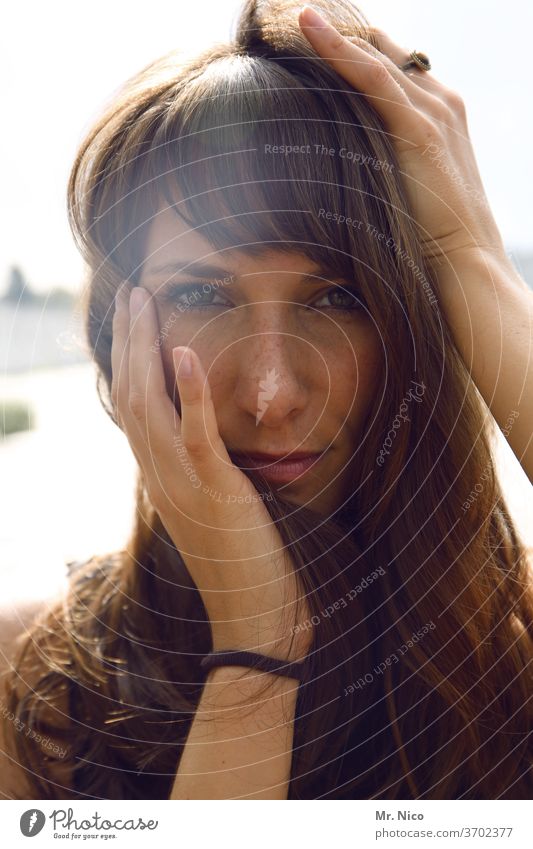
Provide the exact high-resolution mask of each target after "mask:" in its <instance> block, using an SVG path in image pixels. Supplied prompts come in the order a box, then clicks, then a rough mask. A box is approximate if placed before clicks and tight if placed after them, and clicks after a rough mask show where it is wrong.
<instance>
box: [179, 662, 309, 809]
mask: <svg viewBox="0 0 533 849" xmlns="http://www.w3.org/2000/svg"><path fill="white" fill-rule="evenodd" d="M241 676H242V677H241ZM265 681H267V683H268V684H269V685H270V686H269V689H268V692H266V693H263V695H261V691H264V689H265ZM297 695H298V681H297V680H296V679H291V678H286V677H284V676H282V675H274V674H273V675H268V678H266V676H265V675H264V674H263V673H258V672H256V671H254V670H253V669H245V668H243V667H237V666H226V667H219V668H215V669H212V670H211V671H210V672H209V674H208V676H207V679H206V683H205V686H204V690H203V693H202V697H201V699H200V702H199V705H198V709H197V711H196V715H195V717H194V720H193V722H192V725H191V729H190V732H189V735H188V738H187V743H186V745H185V749H184V751H183V754H182V756H181V760H180V764H179V768H178V771H177V773H176V778H175V780H174V785H173V787H172V793H171V795H170V798H171V799H238V798H245V799H286V798H287V796H288V788H289V781H290V772H291V762H292V745H293V730H294V715H295V710H296V699H297Z"/></svg>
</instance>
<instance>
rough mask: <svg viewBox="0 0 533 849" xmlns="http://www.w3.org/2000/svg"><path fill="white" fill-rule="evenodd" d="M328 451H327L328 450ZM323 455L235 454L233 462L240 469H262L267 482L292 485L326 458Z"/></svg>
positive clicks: (232, 456)
mask: <svg viewBox="0 0 533 849" xmlns="http://www.w3.org/2000/svg"><path fill="white" fill-rule="evenodd" d="M326 450H327V449H326ZM325 453H326V451H322V452H321V453H319V452H316V453H309V452H306V451H294V452H293V453H292V454H291V453H290V452H286V453H285V454H264V453H262V452H254V453H233V454H230V456H231V459H232V461H233V462H234V463H235V465H236V466H238V467H239V468H240V469H260V470H261V473H262V474H263V475H264V477H265V478H267V480H269V481H272V482H274V483H291V482H292V481H294V480H296V479H297V478H300V477H301V476H302V475H304V474H305V473H306V472H308V471H309V470H310V469H311V468H313V466H315V464H316V463H317V462H318V461H319V460H320V459H321V458H322V457H323V456H324V454H325Z"/></svg>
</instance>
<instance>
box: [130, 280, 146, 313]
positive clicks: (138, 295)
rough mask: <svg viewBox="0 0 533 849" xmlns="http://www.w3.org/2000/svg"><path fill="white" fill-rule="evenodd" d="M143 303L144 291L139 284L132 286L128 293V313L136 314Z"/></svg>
mask: <svg viewBox="0 0 533 849" xmlns="http://www.w3.org/2000/svg"><path fill="white" fill-rule="evenodd" d="M143 304H144V291H143V289H141V287H140V286H134V287H133V289H132V290H131V295H130V314H131V315H137V313H138V312H140V310H141V308H142V306H143Z"/></svg>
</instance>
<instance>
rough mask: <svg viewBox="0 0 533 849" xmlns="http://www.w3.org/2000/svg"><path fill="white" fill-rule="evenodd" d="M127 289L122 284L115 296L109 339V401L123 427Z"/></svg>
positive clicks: (125, 376)
mask: <svg viewBox="0 0 533 849" xmlns="http://www.w3.org/2000/svg"><path fill="white" fill-rule="evenodd" d="M128 304H129V290H128V288H127V284H125V283H124V284H122V285H121V287H120V288H119V290H118V291H117V294H116V296H115V312H114V314H113V329H112V334H113V338H112V341H111V372H112V380H111V401H112V403H113V408H114V413H115V418H116V421H117V424H118V426H119V427H120V428H121V429H122V428H123V425H124V423H123V420H122V412H123V411H124V410H125V409H126V404H127V398H128V363H129V328H130V318H129V306H128Z"/></svg>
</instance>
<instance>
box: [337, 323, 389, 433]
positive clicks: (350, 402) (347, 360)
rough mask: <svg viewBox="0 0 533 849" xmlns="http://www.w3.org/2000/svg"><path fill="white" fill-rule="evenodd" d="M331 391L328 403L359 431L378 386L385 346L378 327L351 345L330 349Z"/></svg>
mask: <svg viewBox="0 0 533 849" xmlns="http://www.w3.org/2000/svg"><path fill="white" fill-rule="evenodd" d="M327 362H328V368H329V370H330V377H331V395H330V400H329V402H328V404H331V405H334V408H335V409H336V411H337V412H338V414H339V417H342V420H345V422H346V425H345V426H346V427H347V428H348V429H349V430H353V431H354V432H357V431H358V429H359V427H360V425H361V424H362V422H363V420H364V419H365V416H366V415H367V413H368V409H369V407H370V405H371V403H372V401H373V399H374V398H375V396H376V394H377V392H378V390H379V381H380V375H381V369H382V348H381V345H380V342H379V337H378V335H377V333H376V332H375V331H372V332H369V333H368V334H365V335H364V336H362V337H361V336H359V337H358V338H356V339H353V340H352V346H351V347H350V346H348V345H346V346H342V349H339V350H337V351H335V350H333V351H330V352H329V354H328V360H327Z"/></svg>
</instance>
